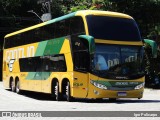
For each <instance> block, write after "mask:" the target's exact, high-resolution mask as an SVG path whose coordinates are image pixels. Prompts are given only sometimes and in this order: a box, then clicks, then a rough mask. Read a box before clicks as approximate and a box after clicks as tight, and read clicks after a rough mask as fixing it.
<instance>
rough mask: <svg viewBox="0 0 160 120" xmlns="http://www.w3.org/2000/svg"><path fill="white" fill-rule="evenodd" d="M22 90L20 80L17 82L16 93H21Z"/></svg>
mask: <svg viewBox="0 0 160 120" xmlns="http://www.w3.org/2000/svg"><path fill="white" fill-rule="evenodd" d="M21 92H22V91H21V89H20V83H19V80H18V81H17V83H16V93H17V94H20V93H21Z"/></svg>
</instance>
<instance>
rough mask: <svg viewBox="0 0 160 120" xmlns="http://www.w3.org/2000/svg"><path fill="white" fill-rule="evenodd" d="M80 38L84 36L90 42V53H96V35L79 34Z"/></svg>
mask: <svg viewBox="0 0 160 120" xmlns="http://www.w3.org/2000/svg"><path fill="white" fill-rule="evenodd" d="M78 37H79V38H82V39H84V40H87V42H88V45H89V46H88V50H89V53H90V54H94V53H95V41H94V37H92V36H89V35H79V36H78Z"/></svg>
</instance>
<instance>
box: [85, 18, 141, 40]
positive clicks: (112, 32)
mask: <svg viewBox="0 0 160 120" xmlns="http://www.w3.org/2000/svg"><path fill="white" fill-rule="evenodd" d="M86 19H87V24H88V30H89V35H91V36H93V37H94V38H95V39H102V40H115V41H141V38H140V33H139V30H138V27H137V24H136V22H135V21H134V20H133V19H127V18H118V17H108V16H94V15H88V16H86Z"/></svg>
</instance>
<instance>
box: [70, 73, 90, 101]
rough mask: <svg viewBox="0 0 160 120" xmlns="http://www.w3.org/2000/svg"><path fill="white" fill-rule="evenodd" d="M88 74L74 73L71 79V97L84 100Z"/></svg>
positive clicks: (86, 91)
mask: <svg viewBox="0 0 160 120" xmlns="http://www.w3.org/2000/svg"><path fill="white" fill-rule="evenodd" d="M88 80H89V74H88V73H83V72H77V71H75V72H74V77H73V91H72V92H73V96H74V97H77V98H86V96H87V94H88Z"/></svg>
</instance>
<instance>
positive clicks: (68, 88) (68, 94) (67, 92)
mask: <svg viewBox="0 0 160 120" xmlns="http://www.w3.org/2000/svg"><path fill="white" fill-rule="evenodd" d="M66 99H67V101H68V102H72V101H73V97H72V96H71V89H70V83H69V82H67V85H66Z"/></svg>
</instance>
